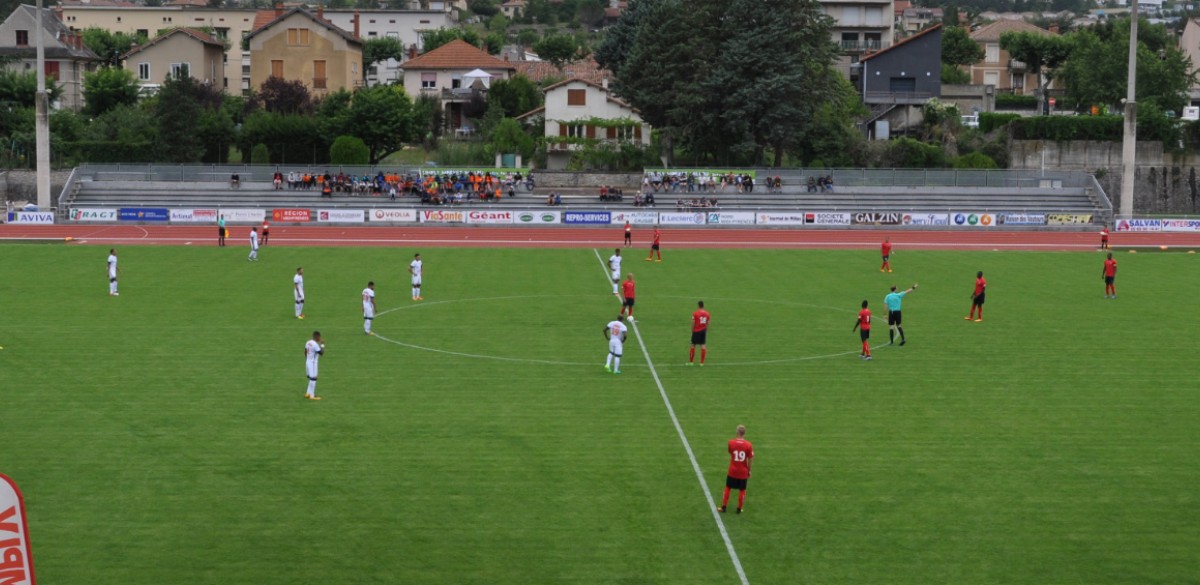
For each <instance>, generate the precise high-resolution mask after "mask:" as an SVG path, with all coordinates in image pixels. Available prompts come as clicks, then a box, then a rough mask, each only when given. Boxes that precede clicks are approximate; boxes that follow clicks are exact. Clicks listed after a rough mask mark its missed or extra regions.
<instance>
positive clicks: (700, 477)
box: [592, 248, 750, 585]
mask: <svg viewBox="0 0 1200 585" xmlns="http://www.w3.org/2000/svg"><path fill="white" fill-rule="evenodd" d="M592 252H593V253H594V254H595V255H596V260H598V261H599V262H600V272H601V273H602V274H604V281H605V282H611V280H610V279H609V272H608V266H607V265H606V264H605V263H604V259H603V258H601V257H600V251H599V250H597V249H595V248H592ZM629 324H630V326H631V327H632V328H633V334H634V336H636V337H637V340H638V346H640V347H641V348H642V357H644V358H646V365H647V366H649V368H650V375H651V376H653V377H654V384H655V385H657V386H658V394H659V395H660V396H662V400H663V404H664V405H665V406H666V407H667V414H669V415H671V422H672V423H674V424H675V432H677V433H679V440H680V441H681V442H683V449H684V450H685V451H687V456H688V459H689V460H690V461H691V462H692V471H695V472H696V481H698V482H700V489H702V490H704V499H705V500H706V501H707V502H708V509H709V511H710V512H712V517H713V520H714V521H715V522H716V523H717V529H719V530H720V531H721V539H722V540H724V541H725V550H727V551H729V559H730V560H731V561H733V568H734V570H736V571H737V575H738V579H739V580H741V582H742V585H750V580H749V579H747V578H746V571H745V570H744V569H742V561H741V560H740V559H738V554H737V551H736V550H734V548H733V541H732V540H730V538H729V531H727V530H725V522H724V521H722V520H721V514H720V513H719V512H717V503H716V501H715V500H713V495H712V492H711V491H709V489H708V483H707V482H705V481H704V472H703V471H701V470H700V462H698V461H696V454H695V453H694V452H693V451H692V444H691V443H689V442H688V439H687V435H685V434H684V433H683V425H681V424H679V417H677V416H675V408H674V407H672V406H671V399H670V398H668V397H667V391H666V389H665V388H663V384H662V380H661V379H660V378H659V377H658V370H656V369H655V368H654V362H653V361H651V360H650V352H649V351H647V350H646V344H645V343H644V342H643V341H642V333H641V331H639V330H638V326H637V322H636V321H630V322H629Z"/></svg>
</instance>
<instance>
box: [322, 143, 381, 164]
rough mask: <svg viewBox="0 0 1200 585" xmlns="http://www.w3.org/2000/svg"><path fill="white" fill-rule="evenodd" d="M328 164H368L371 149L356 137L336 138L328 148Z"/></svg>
mask: <svg viewBox="0 0 1200 585" xmlns="http://www.w3.org/2000/svg"><path fill="white" fill-rule="evenodd" d="M329 162H330V164H335V165H365V164H369V163H370V162H371V149H369V148H367V145H366V144H365V143H363V141H362V139H360V138H358V137H357V136H338V137H337V139H336V140H334V141H333V145H332V146H330V147H329Z"/></svg>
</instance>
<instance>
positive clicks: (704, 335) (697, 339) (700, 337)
mask: <svg viewBox="0 0 1200 585" xmlns="http://www.w3.org/2000/svg"><path fill="white" fill-rule="evenodd" d="M707 339H708V329H705V330H704V331H693V332H692V345H704V344H705V341H706V340H707Z"/></svg>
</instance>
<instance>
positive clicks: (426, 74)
mask: <svg viewBox="0 0 1200 585" xmlns="http://www.w3.org/2000/svg"><path fill="white" fill-rule="evenodd" d="M401 69H403V70H404V91H406V92H407V93H408V95H410V96H413V97H414V98H415V97H418V96H433V97H436V98H437V99H438V100H439V101H440V102H441V104H442V108H443V109H445V112H446V118H445V119H446V123H447V125H448V126H449V128H450V129H451V130H454V131H459V130H460V129H463V128H469V122H467V120H466V118H465V117H464V115H463V106H464V105H466V104H467V103H468V102H470V101H471V100H473V99H475V98H476V97H477V96H483V95H485V94H486V93H487V90H488V88H489V87H490V86H491V84H492V82H493V81H497V80H500V79H508V78H510V77H512V76H513V74H515V73H516V71H517V68H516V67H514V66H513V64H512V63H510V62H508V61H504V60H501V59H497V58H496V57H493V56H491V55H489V54H488V53H487V51H483V50H481V49H479V48H478V47H476V46H474V45H472V44H470V43H468V42H466V41H463V40H461V39H458V40H454V41H451V42H449V43H446V44H444V45H442V46H440V47H438V48H436V49H434V50H432V51H429V52H427V53H423V54H421V55H418V56H416V57H414V58H412V59H409V60H408V61H405V62H404V63H403V64H402V65H401Z"/></svg>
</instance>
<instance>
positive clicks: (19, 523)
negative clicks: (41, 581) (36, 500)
mask: <svg viewBox="0 0 1200 585" xmlns="http://www.w3.org/2000/svg"><path fill="white" fill-rule="evenodd" d="M0 583H21V584H22V585H24V584H26V583H28V584H29V585H35V584H36V583H37V581H36V580H35V579H34V578H33V555H32V554H31V553H30V547H29V522H28V520H27V516H26V515H25V500H24V498H22V497H21V490H19V489H17V484H16V483H14V482H13V480H11V479H9V477H8V476H6V475H4V474H2V473H0Z"/></svg>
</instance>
